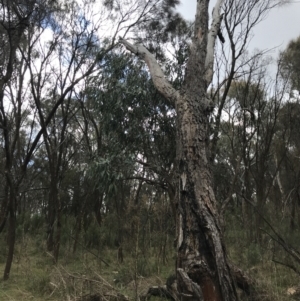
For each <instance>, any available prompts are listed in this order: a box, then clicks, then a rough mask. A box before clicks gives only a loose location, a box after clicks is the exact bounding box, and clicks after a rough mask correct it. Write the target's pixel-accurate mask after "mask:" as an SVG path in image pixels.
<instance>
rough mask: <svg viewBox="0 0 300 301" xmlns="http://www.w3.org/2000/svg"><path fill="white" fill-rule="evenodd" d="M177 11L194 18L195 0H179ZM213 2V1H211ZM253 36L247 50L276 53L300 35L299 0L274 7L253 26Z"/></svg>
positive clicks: (186, 16)
mask: <svg viewBox="0 0 300 301" xmlns="http://www.w3.org/2000/svg"><path fill="white" fill-rule="evenodd" d="M181 2H182V4H181V5H180V6H179V12H180V13H181V14H182V15H183V17H184V18H186V19H188V20H194V18H195V12H196V2H197V1H196V0H181ZM211 2H212V3H214V2H215V1H211ZM253 34H254V36H253V38H252V40H251V41H250V43H249V49H248V50H249V51H250V52H251V51H252V50H254V49H260V50H265V49H272V48H274V47H276V49H275V51H273V53H274V52H276V53H278V52H279V50H284V49H285V48H286V46H287V44H288V43H289V42H290V41H291V40H292V39H295V38H297V37H298V36H300V0H299V1H292V3H291V4H289V5H286V6H283V7H280V8H274V9H272V10H271V12H270V13H269V15H268V16H267V18H266V19H264V20H263V21H262V22H261V23H260V24H258V25H257V26H256V27H255V28H254V32H253Z"/></svg>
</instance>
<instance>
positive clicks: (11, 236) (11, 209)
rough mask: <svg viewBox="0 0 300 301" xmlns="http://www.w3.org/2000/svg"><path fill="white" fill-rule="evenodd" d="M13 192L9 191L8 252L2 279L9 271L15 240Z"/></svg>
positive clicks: (6, 278) (4, 278)
mask: <svg viewBox="0 0 300 301" xmlns="http://www.w3.org/2000/svg"><path fill="white" fill-rule="evenodd" d="M14 196H15V195H14V193H13V192H11V193H10V199H9V218H8V239H7V242H8V254H7V258H6V264H5V268H4V276H3V280H8V278H9V273H10V269H11V265H12V261H13V257H14V249H15V241H16V210H15V201H16V200H15V197H14Z"/></svg>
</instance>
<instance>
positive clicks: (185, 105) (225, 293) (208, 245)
mask: <svg viewBox="0 0 300 301" xmlns="http://www.w3.org/2000/svg"><path fill="white" fill-rule="evenodd" d="M222 2H223V1H222V0H218V1H217V3H216V6H215V8H214V10H213V18H212V24H211V26H210V28H209V26H208V23H209V14H208V9H209V0H202V1H197V12H196V19H195V24H194V36H193V41H192V44H191V47H190V57H189V60H188V63H187V67H186V70H185V81H184V85H183V87H182V89H181V90H180V91H177V90H175V89H174V88H173V87H172V85H171V84H170V83H169V82H168V80H167V79H166V77H165V75H164V73H163V71H162V69H161V67H160V66H159V64H158V63H157V61H156V59H155V57H154V56H153V55H152V54H151V53H150V52H149V51H148V50H147V49H146V48H145V47H144V46H142V45H141V44H131V43H129V42H128V41H126V40H124V39H122V38H121V39H120V42H121V43H122V44H123V45H124V46H125V47H126V48H127V49H128V50H129V51H131V52H132V53H134V54H136V55H137V56H138V57H140V58H141V59H143V60H144V61H145V62H146V64H147V65H148V68H149V70H150V73H151V76H152V80H153V82H154V85H155V86H156V88H157V89H158V91H159V92H160V93H161V94H162V95H164V96H165V97H166V98H167V99H169V100H170V101H172V102H173V103H174V105H175V108H176V114H177V139H176V151H177V168H178V187H177V213H178V233H177V252H178V253H177V268H176V282H177V283H176V284H177V291H178V293H177V296H175V298H178V300H187V299H189V300H216V301H217V300H231V301H233V300H237V299H238V297H237V294H236V290H235V284H234V281H233V277H232V275H231V272H230V268H229V265H228V262H227V258H226V251H225V248H224V244H223V240H222V233H221V229H220V225H219V218H218V213H217V209H216V199H215V195H214V191H213V188H212V178H211V172H210V167H209V160H208V157H207V144H208V143H207V142H208V124H209V122H208V116H209V115H210V113H211V111H212V108H213V104H212V103H211V101H210V99H209V98H208V97H207V89H208V86H209V85H210V83H211V81H212V77H213V63H214V46H215V43H216V39H217V36H218V33H219V30H220V25H221V21H222V15H221V13H220V9H221V5H222Z"/></svg>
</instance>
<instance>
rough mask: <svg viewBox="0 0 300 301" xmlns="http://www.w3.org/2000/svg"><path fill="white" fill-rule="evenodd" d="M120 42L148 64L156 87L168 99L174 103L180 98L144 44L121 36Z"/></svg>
mask: <svg viewBox="0 0 300 301" xmlns="http://www.w3.org/2000/svg"><path fill="white" fill-rule="evenodd" d="M119 41H120V43H121V44H123V45H124V46H125V47H126V48H127V50H129V51H131V52H132V53H134V54H136V55H137V56H138V57H140V58H141V59H143V60H144V61H145V63H146V64H147V66H148V68H149V71H150V73H151V77H152V80H153V83H154V86H155V87H156V89H157V90H158V91H159V92H160V93H161V94H162V95H163V96H164V97H166V98H167V99H169V100H170V101H172V102H173V103H175V102H176V100H177V99H178V98H179V92H178V91H177V90H175V89H174V88H173V87H172V85H171V84H170V83H169V81H168V80H167V79H166V78H165V75H164V73H163V71H162V70H161V67H160V66H159V64H158V63H157V61H156V59H155V57H154V56H153V54H152V53H150V52H149V51H148V50H147V49H146V48H145V47H144V46H143V45H141V44H135V45H133V44H131V43H129V42H128V41H126V40H124V39H122V38H120V40H119Z"/></svg>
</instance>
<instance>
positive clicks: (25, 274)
mask: <svg viewBox="0 0 300 301" xmlns="http://www.w3.org/2000/svg"><path fill="white" fill-rule="evenodd" d="M243 244H245V245H243ZM226 245H227V249H228V255H229V258H230V259H231V260H232V261H233V262H234V263H235V264H236V266H238V267H240V268H242V269H243V270H244V271H245V272H247V273H248V275H250V276H251V277H253V278H254V279H255V280H256V281H257V282H258V283H259V286H261V288H262V289H263V290H264V291H265V292H266V293H267V295H268V299H269V300H274V301H285V300H295V296H294V299H293V297H292V296H289V295H288V291H289V290H291V289H292V288H293V287H296V286H297V285H299V277H298V276H297V275H296V274H295V273H294V272H293V271H291V270H290V269H288V268H286V267H284V266H282V265H278V264H275V263H274V262H272V256H273V255H272V254H273V249H272V248H271V246H269V247H268V243H266V244H265V246H264V247H258V246H257V245H255V244H247V245H246V243H244V240H243V239H242V238H241V237H240V234H238V232H236V233H235V232H230V233H227V236H226ZM270 245H271V243H270ZM99 249H100V250H99ZM99 249H98V250H97V249H96V248H91V249H85V248H82V247H81V248H78V251H77V252H76V254H73V253H72V245H71V243H70V245H68V243H65V244H64V245H63V246H62V247H61V253H60V259H59V263H58V264H57V265H54V264H53V259H52V257H51V255H50V254H49V253H47V252H46V251H45V244H44V243H41V242H40V240H39V239H38V238H37V237H34V236H31V235H29V234H28V235H25V236H23V238H22V239H19V240H18V243H17V245H16V252H15V256H14V262H13V266H12V270H11V274H10V279H9V280H8V281H6V282H4V281H3V280H2V279H1V280H0V301H21V300H24V301H25V300H33V301H42V300H57V301H60V300H68V301H75V300H82V301H92V300H95V301H96V300H100V299H97V298H94V299H93V298H91V296H103V297H104V298H102V299H101V300H117V299H119V300H120V298H118V297H119V296H122V295H126V296H127V297H128V299H129V300H136V299H137V296H139V295H141V294H143V293H145V292H146V291H147V290H148V287H150V286H155V285H163V284H164V283H165V281H166V279H167V278H168V277H169V276H170V275H172V273H173V269H174V262H175V252H174V251H173V250H172V247H171V245H170V248H169V249H168V252H167V253H166V256H165V263H163V262H162V258H161V253H159V252H158V251H157V250H155V249H153V250H151V249H148V250H147V254H143V252H141V251H136V250H137V249H136V248H135V247H134V246H133V247H130V246H129V245H128V246H125V247H124V248H123V249H124V262H123V263H118V258H117V248H99ZM5 253H6V248H5V244H3V240H1V243H0V270H1V271H3V270H4V264H5ZM282 255H283V256H284V253H283V254H282ZM101 259H104V260H105V261H106V262H107V263H108V264H109V266H107V265H106V264H104V263H103V262H102V261H101ZM152 299H153V300H154V299H155V298H152ZM241 300H249V299H248V298H246V297H245V296H243V295H241Z"/></svg>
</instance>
